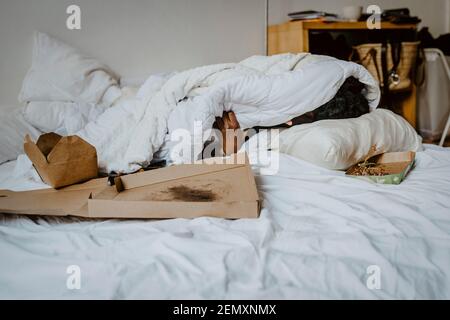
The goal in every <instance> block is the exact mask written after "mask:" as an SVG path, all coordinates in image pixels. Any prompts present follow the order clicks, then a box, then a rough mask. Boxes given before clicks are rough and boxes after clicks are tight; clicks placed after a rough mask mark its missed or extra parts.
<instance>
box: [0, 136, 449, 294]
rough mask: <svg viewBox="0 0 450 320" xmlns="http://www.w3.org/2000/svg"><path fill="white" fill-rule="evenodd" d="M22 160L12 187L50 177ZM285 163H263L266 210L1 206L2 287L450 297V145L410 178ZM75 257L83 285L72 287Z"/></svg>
mask: <svg viewBox="0 0 450 320" xmlns="http://www.w3.org/2000/svg"><path fill="white" fill-rule="evenodd" d="M254 156H255V154H251V159H252V160H253V162H254V161H255V159H254ZM12 167H14V163H7V164H4V165H2V166H0V181H1V184H0V188H13V189H16V190H18V189H27V188H36V187H39V186H40V187H45V185H43V184H36V183H30V181H29V180H26V179H18V178H14V176H13V174H12V173H11V168H12ZM279 167H280V170H279V172H278V173H277V174H276V175H273V176H261V175H259V173H258V172H259V171H258V168H259V165H258V163H257V162H256V163H255V164H254V166H253V169H254V172H255V174H256V180H257V184H258V190H259V192H260V195H261V197H262V199H263V210H262V212H261V217H260V218H259V219H253V220H248V219H242V220H235V221H230V220H223V219H216V218H200V219H195V220H184V219H176V220H166V221H114V220H106V221H83V220H81V221H80V220H77V219H73V220H71V219H32V218H27V217H11V216H7V215H0V298H7V299H10V298H62V299H69V298H71V299H86V298H106V299H109V298H117V299H127V298H149V299H166V298H168V299H197V298H198V299H247V298H248V299H268V298H272V299H285V298H292V299H300V298H313V299H324V298H331V299H372V298H375V299H376V298H381V299H392V298H398V299H421V298H425V299H450V149H448V148H447V149H444V148H439V147H435V146H430V145H426V146H425V151H423V152H418V153H417V162H416V167H415V168H414V169H413V170H412V171H411V173H410V174H409V175H408V177H407V179H406V180H405V181H404V182H402V183H401V184H400V185H377V184H371V183H368V182H365V181H361V180H357V179H354V178H349V177H345V176H344V174H343V172H337V171H331V170H327V169H322V168H319V167H316V166H314V165H311V164H308V163H307V162H304V161H302V160H298V159H295V158H292V157H290V156H287V155H283V154H280V166H279ZM71 265H76V266H78V267H79V268H80V271H81V273H80V275H81V278H80V279H81V282H80V284H81V288H80V289H79V290H69V289H68V288H67V286H66V282H67V279H68V278H69V276H70V274H67V273H66V271H67V268H68V267H69V266H71ZM374 266H375V267H374ZM374 270H375V272H378V271H379V273H377V275H374V274H372V272H374ZM368 271H369V273H370V274H369V273H368ZM371 276H372V278H371ZM373 276H375V277H378V276H379V278H378V279H379V280H380V283H379V284H380V286H379V287H378V286H377V285H376V284H377V283H376V279H375V280H374V278H373ZM374 281H375V282H374ZM367 283H369V285H367ZM377 288H378V289H377Z"/></svg>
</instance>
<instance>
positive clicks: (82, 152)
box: [47, 136, 97, 164]
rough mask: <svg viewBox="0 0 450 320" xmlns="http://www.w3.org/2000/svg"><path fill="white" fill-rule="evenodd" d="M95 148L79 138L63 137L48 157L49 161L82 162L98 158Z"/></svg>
mask: <svg viewBox="0 0 450 320" xmlns="http://www.w3.org/2000/svg"><path fill="white" fill-rule="evenodd" d="M96 156H97V153H96V150H95V148H94V147H93V146H92V145H90V144H89V143H87V142H86V141H84V140H82V139H81V138H80V137H78V136H68V137H62V138H61V139H60V140H59V141H58V142H57V144H56V145H55V147H54V148H53V150H51V151H50V153H49V154H48V156H47V161H48V162H49V163H50V164H51V163H57V162H60V161H81V159H85V158H92V157H96Z"/></svg>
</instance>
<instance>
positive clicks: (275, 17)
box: [269, 0, 450, 36]
mask: <svg viewBox="0 0 450 320" xmlns="http://www.w3.org/2000/svg"><path fill="white" fill-rule="evenodd" d="M269 1H270V11H269V18H270V23H271V24H276V23H281V22H285V21H287V20H288V17H287V14H288V13H289V12H293V11H302V10H323V11H327V12H330V13H337V14H341V13H342V8H343V7H344V6H348V5H360V6H363V7H364V8H367V6H368V5H371V4H376V5H378V6H380V8H381V9H393V8H403V7H408V8H409V9H410V11H411V15H417V16H419V17H420V18H421V19H422V23H421V26H428V27H429V28H430V31H431V32H432V33H433V35H434V36H438V35H440V34H443V33H447V32H450V30H449V29H450V26H449V25H450V0H334V1H331V0H269Z"/></svg>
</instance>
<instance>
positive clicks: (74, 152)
mask: <svg viewBox="0 0 450 320" xmlns="http://www.w3.org/2000/svg"><path fill="white" fill-rule="evenodd" d="M24 150H25V153H26V154H27V156H28V158H30V160H31V162H32V163H33V165H34V167H35V168H36V171H37V172H38V173H39V175H40V176H41V178H42V180H43V181H44V182H45V183H46V184H48V185H50V186H51V187H53V188H61V187H65V186H69V185H73V184H76V183H80V182H84V181H87V180H89V179H93V178H96V177H97V176H98V163H97V151H96V150H95V147H93V146H92V145H90V144H89V143H87V142H86V141H84V140H83V139H81V138H80V137H78V136H67V137H62V136H60V135H58V134H56V133H53V132H51V133H46V134H43V135H41V136H40V137H39V138H38V140H37V141H36V143H34V142H33V141H32V140H31V138H30V136H29V135H26V136H25V142H24Z"/></svg>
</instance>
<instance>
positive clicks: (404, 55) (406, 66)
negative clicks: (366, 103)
mask: <svg viewBox="0 0 450 320" xmlns="http://www.w3.org/2000/svg"><path fill="white" fill-rule="evenodd" d="M419 44H420V42H419V41H417V42H402V44H401V53H400V63H399V65H398V68H397V72H396V73H397V75H398V80H397V81H393V80H392V78H391V77H389V90H390V91H406V90H409V89H410V88H411V85H412V83H413V81H412V80H411V77H412V71H413V69H414V67H415V65H416V59H417V52H418V48H419ZM353 48H354V49H355V50H356V52H357V53H358V55H359V59H360V60H359V63H360V64H362V65H363V66H364V67H365V68H366V69H367V70H368V71H369V72H370V73H371V74H372V76H373V77H374V78H375V79H376V80H377V81H378V83H380V86H381V87H382V86H383V70H382V68H381V49H382V44H381V43H367V44H362V45H359V46H355V47H353ZM372 49H374V50H375V52H376V54H374V57H373V56H372V54H371V50H372ZM372 52H373V50H372ZM391 52H392V51H391V45H390V44H388V45H387V54H386V60H387V68H388V70H391V69H392V68H393V62H392V54H391ZM374 58H375V59H376V63H375V61H374Z"/></svg>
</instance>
